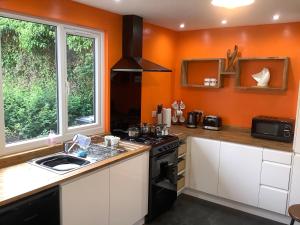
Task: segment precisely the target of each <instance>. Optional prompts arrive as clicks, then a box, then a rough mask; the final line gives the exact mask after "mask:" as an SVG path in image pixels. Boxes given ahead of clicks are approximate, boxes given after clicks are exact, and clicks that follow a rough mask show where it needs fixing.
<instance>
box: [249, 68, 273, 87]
mask: <svg viewBox="0 0 300 225" xmlns="http://www.w3.org/2000/svg"><path fill="white" fill-rule="evenodd" d="M252 77H253V79H254V80H256V82H257V87H268V84H269V81H270V77H271V75H270V71H269V69H268V68H263V69H262V71H260V72H259V73H256V74H253V75H252Z"/></svg>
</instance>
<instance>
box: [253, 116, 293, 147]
mask: <svg viewBox="0 0 300 225" xmlns="http://www.w3.org/2000/svg"><path fill="white" fill-rule="evenodd" d="M294 126H295V121H294V120H291V119H283V118H277V117H267V116H257V117H254V118H253V119H252V127H251V135H252V136H253V137H257V138H265V139H270V140H276V141H282V142H292V141H293V138H294Z"/></svg>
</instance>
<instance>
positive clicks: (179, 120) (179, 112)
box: [172, 100, 185, 124]
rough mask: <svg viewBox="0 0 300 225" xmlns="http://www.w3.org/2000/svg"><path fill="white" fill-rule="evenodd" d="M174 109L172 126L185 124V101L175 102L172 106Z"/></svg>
mask: <svg viewBox="0 0 300 225" xmlns="http://www.w3.org/2000/svg"><path fill="white" fill-rule="evenodd" d="M172 108H173V116H172V124H183V123H184V122H185V118H184V116H183V110H184V109H185V104H184V103H183V101H181V100H180V101H174V102H173V104H172Z"/></svg>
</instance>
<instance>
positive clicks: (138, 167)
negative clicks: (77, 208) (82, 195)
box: [81, 152, 149, 225]
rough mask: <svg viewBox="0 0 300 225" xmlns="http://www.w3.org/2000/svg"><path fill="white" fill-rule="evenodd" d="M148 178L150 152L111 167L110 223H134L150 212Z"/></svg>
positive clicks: (111, 224)
mask: <svg viewBox="0 0 300 225" xmlns="http://www.w3.org/2000/svg"><path fill="white" fill-rule="evenodd" d="M148 179H149V153H148V152H146V153H143V154H142V155H139V156H136V157H134V158H130V159H128V160H126V161H122V162H120V163H118V164H117V165H113V166H112V167H111V168H110V225H133V224H134V223H136V222H137V221H139V220H141V219H143V218H144V216H145V215H146V214H147V213H148V183H149V182H148ZM81 225H82V224H81Z"/></svg>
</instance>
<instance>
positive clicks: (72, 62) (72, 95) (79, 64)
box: [67, 34, 95, 126]
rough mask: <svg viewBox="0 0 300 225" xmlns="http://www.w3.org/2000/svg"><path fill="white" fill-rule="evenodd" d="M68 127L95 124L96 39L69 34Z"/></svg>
mask: <svg viewBox="0 0 300 225" xmlns="http://www.w3.org/2000/svg"><path fill="white" fill-rule="evenodd" d="M67 74H68V78H67V80H68V125H69V126H77V125H82V124H90V123H94V122H95V97H94V93H95V89H94V86H95V79H94V78H95V39H94V38H89V37H83V36H79V35H74V34H67Z"/></svg>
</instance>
